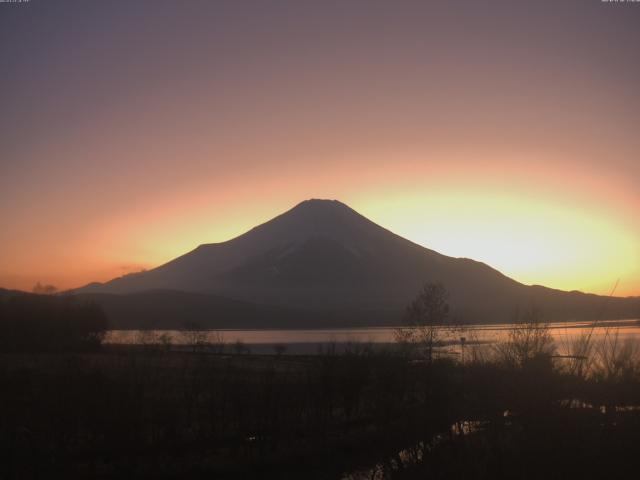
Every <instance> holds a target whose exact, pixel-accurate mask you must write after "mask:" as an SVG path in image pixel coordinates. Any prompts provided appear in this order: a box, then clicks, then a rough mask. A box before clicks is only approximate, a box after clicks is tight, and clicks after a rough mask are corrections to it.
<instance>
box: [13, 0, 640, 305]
mask: <svg viewBox="0 0 640 480" xmlns="http://www.w3.org/2000/svg"><path fill="white" fill-rule="evenodd" d="M638 45H640V3H638V2H615V3H614V2H602V1H601V0H580V1H570V0H550V1H543V0H535V1H533V0H530V1H518V0H510V1H504V0H486V1H481V2H480V1H462V0H461V1H457V2H423V1H420V2H408V1H398V2H389V1H386V2H377V1H341V2H332V1H328V0H323V1H321V2H317V1H316V2H309V1H304V0H295V1H294V0H292V1H289V2H285V1H269V0H264V1H255V2H245V1H240V0H238V1H229V2H225V1H204V0H187V1H183V0H181V1H178V0H173V1H168V0H150V1H142V0H129V1H92V0H83V1H79V0H78V1H69V0H56V1H53V0H48V1H47V0H30V1H28V2H24V1H23V2H22V3H0V72H1V76H0V81H1V83H0V85H1V86H0V222H1V223H0V225H1V226H0V286H2V287H5V288H19V289H25V290H30V289H31V288H32V287H33V285H34V284H35V283H36V282H42V283H48V284H53V285H56V286H57V287H58V288H59V289H66V288H71V287H77V286H80V285H84V284H86V283H89V282H91V281H106V280H109V279H111V278H113V277H116V276H120V275H123V274H125V273H130V272H135V271H139V270H142V269H149V268H153V267H154V266H158V265H160V264H162V263H164V262H166V261H168V260H170V259H172V258H174V257H176V256H178V255H181V254H183V253H185V252H187V251H189V250H191V249H193V248H195V247H196V246H197V245H199V244H202V243H212V242H217V241H224V240H228V239H230V238H232V237H234V236H236V235H238V234H240V233H242V232H244V231H245V230H247V229H249V228H251V227H253V226H254V225H256V224H258V223H261V222H264V221H267V220H269V219H270V218H271V217H273V216H275V215H277V214H279V213H281V212H283V211H285V210H287V209H289V208H291V207H292V206H294V205H295V204H297V203H298V202H300V201H302V200H305V199H308V198H331V199H338V200H341V201H342V202H344V203H347V204H348V205H349V206H351V207H352V208H354V209H355V210H357V211H359V212H360V213H362V214H363V215H365V216H367V217H368V218H370V219H371V220H373V221H375V222H376V223H378V224H380V225H382V226H384V227H386V228H389V229H390V230H392V231H394V232H395V233H398V234H400V235H402V236H404V237H406V238H408V239H410V240H412V241H414V242H417V243H419V244H421V245H424V246H426V247H428V248H431V249H434V250H437V251H439V252H441V253H444V254H446V255H451V256H456V257H469V258H473V259H475V260H479V261H483V262H485V263H488V264H489V265H491V266H493V267H494V268H497V269H498V270H500V271H501V272H503V273H504V274H506V275H508V276H510V277H512V278H514V279H516V280H518V281H521V282H523V283H526V284H542V285H546V286H549V287H554V288H560V289H565V290H574V289H575V290H582V291H587V292H594V293H600V294H609V293H610V292H611V291H612V289H613V288H614V286H615V285H616V282H618V286H617V289H616V290H615V294H616V295H640V188H639V187H638V186H639V185H640V132H639V127H640V55H639V54H638Z"/></svg>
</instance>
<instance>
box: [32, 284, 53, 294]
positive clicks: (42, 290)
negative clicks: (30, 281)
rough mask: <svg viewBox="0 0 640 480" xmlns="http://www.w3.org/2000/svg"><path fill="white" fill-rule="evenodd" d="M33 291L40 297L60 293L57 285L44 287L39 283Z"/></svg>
mask: <svg viewBox="0 0 640 480" xmlns="http://www.w3.org/2000/svg"><path fill="white" fill-rule="evenodd" d="M32 291H33V293H36V294H38V295H53V294H54V293H56V292H57V291H58V288H57V287H56V286H55V285H43V284H41V283H40V282H38V283H36V284H35V285H34V286H33V289H32Z"/></svg>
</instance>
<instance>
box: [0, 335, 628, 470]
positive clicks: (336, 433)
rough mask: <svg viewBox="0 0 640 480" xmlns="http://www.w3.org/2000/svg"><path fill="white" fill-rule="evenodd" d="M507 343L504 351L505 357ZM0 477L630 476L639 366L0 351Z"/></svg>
mask: <svg viewBox="0 0 640 480" xmlns="http://www.w3.org/2000/svg"><path fill="white" fill-rule="evenodd" d="M496 358H497V357H496ZM0 388H1V389H2V395H1V396H0V468H1V471H0V477H2V478H20V479H23V478H53V477H60V478H62V477H64V478H278V479H281V478H318V479H323V478H394V479H395V478H605V477H608V478H623V476H624V474H625V473H626V472H634V471H638V468H640V410H638V407H639V406H640V379H639V377H638V372H637V370H635V369H633V370H629V369H628V368H623V369H620V370H618V371H612V372H610V374H606V373H604V371H603V372H602V373H600V374H598V375H597V376H590V375H580V374H577V373H569V372H568V371H566V369H563V368H560V367H559V366H557V365H555V363H554V361H552V360H551V359H549V358H548V357H535V358H531V359H530V360H528V361H526V362H525V363H524V364H522V365H516V364H514V363H509V362H498V361H497V360H496V361H481V360H478V359H476V360H473V359H471V360H469V361H468V362H467V363H466V364H460V363H454V362H452V361H445V360H437V359H436V360H434V361H433V362H432V363H431V364H429V363H427V362H424V361H418V360H411V359H410V358H408V357H406V356H404V355H403V354H401V353H398V352H396V353H393V354H392V353H383V352H374V351H372V350H371V349H369V348H367V347H366V346H358V345H354V346H353V347H351V348H350V349H348V350H347V352H345V353H343V354H339V355H338V354H334V353H332V351H331V350H329V351H325V352H324V353H322V354H320V355H314V356H307V357H294V356H287V355H273V356H257V355H246V354H245V355H238V354H234V355H226V354H209V353H204V352H198V353H193V352H177V351H166V350H164V349H163V348H161V347H157V348H151V347H148V346H147V347H145V348H144V349H141V348H134V347H128V348H113V349H112V350H109V351H103V352H101V353H83V354H51V353H49V354H16V353H14V354H4V355H2V356H1V357H0Z"/></svg>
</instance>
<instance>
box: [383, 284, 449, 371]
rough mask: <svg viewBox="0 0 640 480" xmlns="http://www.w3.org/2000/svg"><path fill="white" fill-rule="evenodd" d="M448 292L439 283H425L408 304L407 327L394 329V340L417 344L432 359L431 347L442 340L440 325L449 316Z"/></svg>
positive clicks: (444, 322) (429, 359)
mask: <svg viewBox="0 0 640 480" xmlns="http://www.w3.org/2000/svg"><path fill="white" fill-rule="evenodd" d="M448 297H449V294H448V292H447V290H446V289H445V287H444V286H443V285H442V284H440V283H433V282H430V283H426V284H425V285H424V286H423V287H422V289H421V290H420V292H419V293H418V296H417V297H416V298H415V299H414V300H413V301H412V302H411V303H410V304H409V305H408V307H407V311H406V313H405V323H406V324H407V325H408V328H402V329H399V330H397V331H396V341H398V342H400V343H403V344H408V345H418V346H419V347H421V348H422V349H424V352H425V354H426V357H427V361H428V362H429V363H431V362H432V361H433V349H434V346H435V345H437V343H438V342H440V341H441V340H442V335H443V332H442V330H441V328H442V326H444V325H445V324H446V323H447V320H448V318H449V303H448Z"/></svg>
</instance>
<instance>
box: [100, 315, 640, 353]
mask: <svg viewBox="0 0 640 480" xmlns="http://www.w3.org/2000/svg"><path fill="white" fill-rule="evenodd" d="M548 326H549V330H550V333H551V335H552V336H553V338H554V340H555V341H556V345H557V347H558V351H559V353H561V354H562V353H566V351H567V349H568V347H569V345H570V344H571V343H572V342H573V341H574V340H575V339H576V338H578V337H579V336H581V335H583V334H587V333H589V332H592V335H593V338H594V340H596V341H598V340H601V339H603V338H604V337H605V335H612V334H616V335H617V338H618V341H622V342H624V341H629V340H633V341H637V340H640V319H632V320H606V321H599V322H597V323H595V324H594V322H558V323H550V324H548ZM514 327H518V325H516V324H488V325H466V326H464V327H458V328H456V329H455V330H453V331H451V330H450V329H447V328H442V329H441V330H442V334H443V337H446V338H447V339H448V341H449V342H450V343H451V344H452V345H451V346H450V347H449V348H450V349H451V350H452V353H455V351H456V346H457V349H458V350H459V349H460V338H461V337H464V338H465V341H466V343H467V344H491V343H495V342H500V341H503V340H506V339H507V336H508V334H509V331H510V330H511V329H513V328H514ZM396 330H397V329H396V328H394V327H369V328H344V329H308V330H307V329H300V330H234V329H221V330H206V331H201V332H184V331H181V330H147V331H140V330H111V331H110V332H109V333H108V334H107V337H106V339H105V343H107V344H114V345H115V344H129V345H131V344H145V343H157V342H159V341H160V340H159V339H160V338H161V337H162V336H163V335H164V338H166V339H170V340H171V343H172V344H174V345H188V344H191V343H193V341H192V339H193V338H194V337H195V336H197V338H198V339H199V340H206V341H208V342H211V343H214V344H215V343H220V341H221V340H222V341H223V342H224V343H225V344H226V345H230V344H235V343H237V342H242V343H243V344H244V345H245V346H246V347H247V348H249V349H250V350H251V352H253V353H272V352H273V351H274V347H275V346H276V345H283V346H285V347H286V352H287V353H315V352H317V351H318V349H319V348H326V347H329V346H336V348H337V349H338V350H343V349H344V347H345V346H346V345H348V344H353V343H367V344H372V345H373V346H374V347H376V346H378V347H381V346H383V345H386V344H390V343H394V342H395V332H396Z"/></svg>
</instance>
